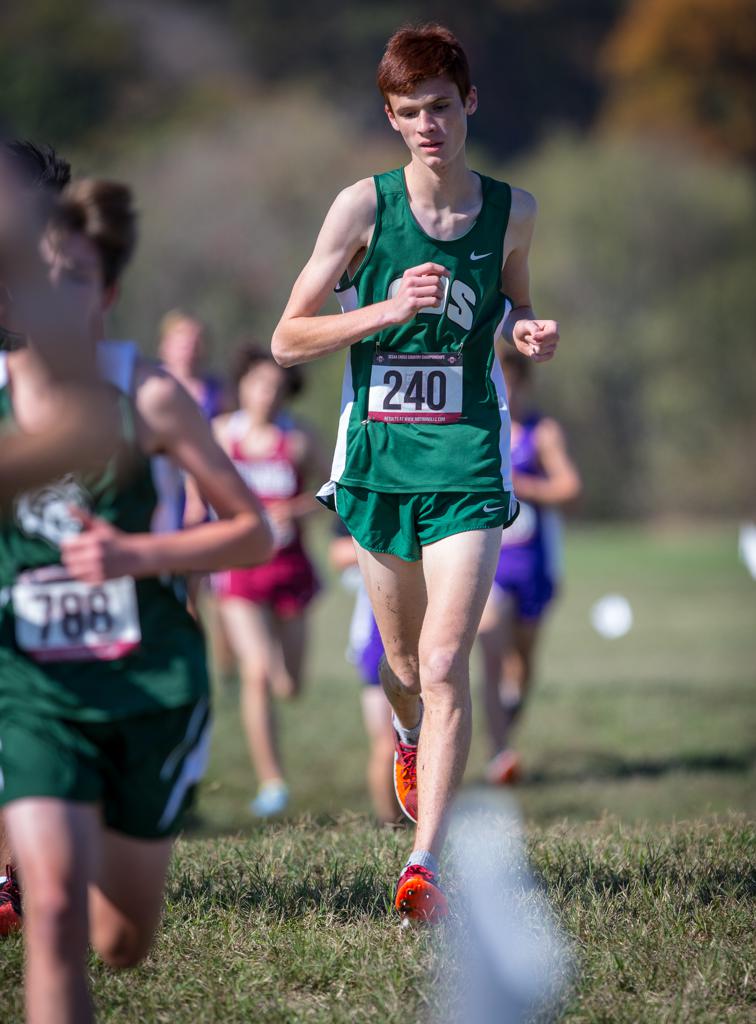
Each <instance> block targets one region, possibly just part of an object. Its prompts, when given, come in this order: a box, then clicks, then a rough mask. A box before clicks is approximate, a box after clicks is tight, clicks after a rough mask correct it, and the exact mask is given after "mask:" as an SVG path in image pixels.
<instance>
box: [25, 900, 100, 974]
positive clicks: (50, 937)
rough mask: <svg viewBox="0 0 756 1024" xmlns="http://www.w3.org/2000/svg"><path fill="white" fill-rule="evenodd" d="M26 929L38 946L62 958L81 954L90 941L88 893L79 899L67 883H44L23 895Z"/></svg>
mask: <svg viewBox="0 0 756 1024" xmlns="http://www.w3.org/2000/svg"><path fill="white" fill-rule="evenodd" d="M24 897H25V899H24V922H25V923H24V927H25V928H26V929H27V930H28V931H29V933H31V934H33V935H34V941H35V944H37V943H38V944H39V945H40V946H42V947H43V948H45V949H47V950H48V951H50V952H53V953H54V954H55V955H57V956H59V957H60V958H61V959H68V957H69V956H70V955H71V954H73V955H78V949H79V947H80V946H82V945H84V944H85V943H86V939H87V901H86V894H85V893H84V892H82V893H81V895H80V896H78V897H77V895H76V893H75V892H74V889H73V888H72V887H71V886H68V885H66V884H65V883H64V882H54V881H44V882H39V883H36V884H34V885H33V886H31V887H30V888H28V889H26V890H25V892H24Z"/></svg>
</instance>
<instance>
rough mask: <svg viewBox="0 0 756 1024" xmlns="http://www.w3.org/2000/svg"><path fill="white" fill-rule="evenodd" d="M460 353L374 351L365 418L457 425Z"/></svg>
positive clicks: (460, 369) (460, 408)
mask: <svg viewBox="0 0 756 1024" xmlns="http://www.w3.org/2000/svg"><path fill="white" fill-rule="evenodd" d="M462 385H463V377H462V353H461V352H423V353H414V352H381V351H379V352H377V353H376V355H375V356H374V358H373V365H372V369H371V373H370V395H369V399H368V419H370V420H380V421H382V422H384V423H428V424H443V423H456V422H457V420H459V419H461V417H462V390H463V388H462Z"/></svg>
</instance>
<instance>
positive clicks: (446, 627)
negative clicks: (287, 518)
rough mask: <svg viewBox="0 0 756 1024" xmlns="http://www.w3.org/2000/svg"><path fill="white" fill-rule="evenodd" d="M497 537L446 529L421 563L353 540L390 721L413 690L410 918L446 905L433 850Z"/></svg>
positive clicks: (495, 532) (458, 749) (437, 912)
mask: <svg viewBox="0 0 756 1024" xmlns="http://www.w3.org/2000/svg"><path fill="white" fill-rule="evenodd" d="M500 543H501V528H500V527H497V528H494V529H491V530H476V531H470V532H467V533H460V534H455V535H453V536H451V537H446V538H444V539H443V540H440V541H437V542H436V543H434V544H429V545H427V546H426V547H425V548H423V560H422V563H407V562H402V561H401V560H399V559H397V558H394V557H393V556H390V555H380V554H376V553H373V552H367V551H365V550H363V549H361V548H359V547H358V560H359V562H360V567H361V569H362V572H363V577H364V579H365V584H366V587H367V589H368V594H369V595H370V598H371V603H372V605H373V610H374V613H375V616H376V620H377V622H378V627H379V629H380V631H381V636H382V638H383V641H384V646H385V648H386V661H387V669H388V670H387V671H386V672H385V674H384V686H385V688H386V694H387V696H388V698H389V700H390V701H391V703H392V705H393V707H394V711H395V714H396V716H397V719H398V720H399V724H400V725H402V726H404V727H405V728H406V729H412V727H413V726H416V725H417V724H418V723H419V721H420V702H419V700H418V699H417V698H418V696H419V694H418V683H419V687H420V690H421V692H422V699H423V709H424V714H423V719H422V729H421V730H420V737H419V744H418V749H417V775H418V778H417V784H418V785H417V795H418V799H417V811H418V813H417V819H418V827H417V832H416V838H415V845H414V850H413V852H412V854H411V855H410V857H409V859H408V863H407V866H406V868H405V870H404V872H403V873H402V876H401V878H400V881H399V887H398V889H397V897H396V904H397V908H398V909H399V910H400V911H401V912H402V913H404V914H405V915H406V916H407V917H410V918H412V917H416V918H422V919H426V920H435V919H437V918H439V917H441V916H443V915H444V914H445V913H446V900H445V897H444V896H443V893H442V892H441V891H440V889H439V888H438V885H437V877H436V876H437V871H438V864H437V858H438V856H439V854H440V850H441V846H442V844H443V839H444V830H445V817H446V812H447V810H448V807H449V804H450V803H451V800H452V798H453V796H454V793H455V792H456V789H457V787H458V786H459V783H460V782H461V779H462V775H463V773H464V769H465V764H466V762H467V755H468V752H469V748H470V735H471V720H472V712H471V701H470V673H469V660H470V651H471V649H472V645H473V642H474V640H475V634H476V630H477V627H478V623H479V621H480V616H481V614H482V612H483V608H484V606H485V603H486V600H487V597H488V594H489V592H490V589H491V584H492V581H493V574H494V569H495V566H496V558H497V555H498V551H499V546H500ZM418 570H420V572H421V573H422V582H421V580H420V579H419V578H418ZM450 582H451V585H450ZM423 599H424V600H423ZM418 626H419V632H418ZM398 795H399V794H398Z"/></svg>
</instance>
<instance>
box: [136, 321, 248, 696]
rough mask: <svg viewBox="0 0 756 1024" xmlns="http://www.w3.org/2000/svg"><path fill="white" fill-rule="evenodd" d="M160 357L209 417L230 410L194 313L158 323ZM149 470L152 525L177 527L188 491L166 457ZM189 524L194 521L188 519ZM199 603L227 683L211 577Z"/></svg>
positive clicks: (217, 671)
mask: <svg viewBox="0 0 756 1024" xmlns="http://www.w3.org/2000/svg"><path fill="white" fill-rule="evenodd" d="M158 355H159V357H160V359H161V360H162V363H163V366H164V367H165V368H166V370H168V371H169V373H172V374H173V376H174V377H175V378H176V380H177V381H179V382H180V383H181V384H183V386H184V387H185V388H186V390H187V392H188V393H189V394H190V395H191V397H192V398H193V399H194V401H195V402H196V403H197V405H198V406H199V407H200V409H201V410H202V415H203V416H204V417H205V419H207V420H212V419H214V418H215V417H216V416H219V415H220V414H221V413H224V412H229V411H230V410H231V409H233V408H234V406H235V402H234V401H232V398H231V395H230V394H229V390H228V387H227V385H226V383H225V381H223V380H221V378H220V377H218V376H216V375H215V374H212V373H208V372H207V370H206V369H205V363H206V360H207V355H208V344H207V327H206V326H205V324H204V323H203V322H202V320H200V319H199V318H198V317H196V316H192V315H191V314H190V313H187V312H185V311H184V310H181V309H172V310H171V311H170V312H168V313H166V314H165V316H164V317H163V319H162V320H161V321H160V331H159V339H158ZM153 473H154V476H155V482H156V484H157V487H158V499H159V500H158V507H157V509H156V510H155V522H154V524H153V529H156V530H175V529H178V527H179V526H180V525H182V524H183V523H184V512H185V504H186V495H185V490H184V481H183V478H182V476H181V473H180V471H179V470H178V468H177V467H176V465H175V464H174V463H173V462H171V460H170V459H156V460H155V463H154V468H153ZM187 525H190V526H192V525H196V523H194V522H188V523H187ZM197 591H198V592H197V595H196V596H197V601H198V605H199V607H200V609H201V612H202V622H203V625H204V627H205V631H206V634H207V638H208V641H209V654H210V661H211V665H212V667H213V675H214V676H215V678H216V679H220V680H221V681H222V682H223V683H228V681H229V679H230V678H231V677H232V676H233V674H234V671H235V667H236V665H235V659H234V652H233V651H232V649H231V645H230V643H229V641H228V637H227V636H226V630H225V629H224V626H223V622H222V620H221V617H220V612H219V609H218V602H217V601H216V599H215V595H214V594H213V591H212V587H211V586H210V585H209V581H208V580H206V579H202V580H200V581H198V582H197Z"/></svg>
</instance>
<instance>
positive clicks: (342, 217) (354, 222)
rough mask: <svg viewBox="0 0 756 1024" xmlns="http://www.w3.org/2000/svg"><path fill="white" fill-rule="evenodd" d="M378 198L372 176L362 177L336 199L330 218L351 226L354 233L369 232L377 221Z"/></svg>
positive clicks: (343, 190)
mask: <svg viewBox="0 0 756 1024" xmlns="http://www.w3.org/2000/svg"><path fill="white" fill-rule="evenodd" d="M376 206H377V200H376V194H375V183H374V181H373V179H372V178H361V179H360V180H359V181H355V182H354V184H353V185H348V186H347V187H346V188H344V189H342V190H341V192H339V194H338V195H337V196H336V198H335V199H334V201H333V203H332V205H331V209H330V211H329V214H328V216H329V218H332V219H334V220H337V221H338V222H339V223H340V224H341V223H343V224H345V225H349V226H351V229H352V233H353V234H354V235H363V234H365V233H366V232H369V231H370V230H371V229H372V227H373V225H374V223H375V212H376Z"/></svg>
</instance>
